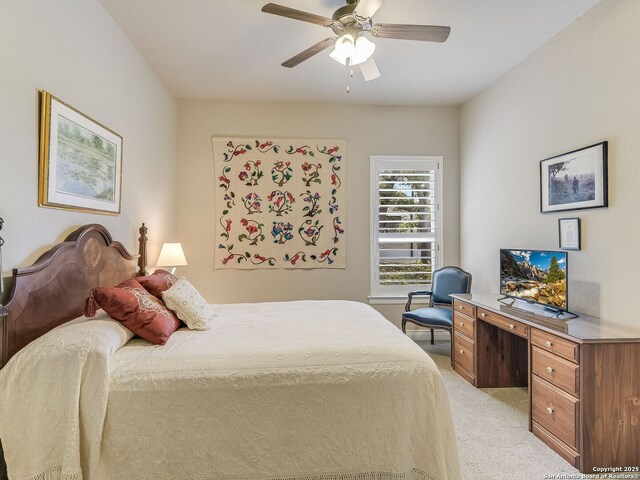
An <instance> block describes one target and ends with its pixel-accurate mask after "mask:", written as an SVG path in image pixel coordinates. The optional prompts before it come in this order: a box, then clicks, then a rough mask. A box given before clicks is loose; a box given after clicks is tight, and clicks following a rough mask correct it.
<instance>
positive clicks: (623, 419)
mask: <svg viewBox="0 0 640 480" xmlns="http://www.w3.org/2000/svg"><path fill="white" fill-rule="evenodd" d="M452 296H453V297H454V301H453V309H454V314H453V336H452V338H453V356H454V358H453V360H454V365H455V366H454V368H455V370H456V372H458V373H459V374H460V375H461V376H462V377H463V378H465V379H466V380H467V381H468V382H470V383H471V384H473V385H474V386H476V387H478V388H483V387H516V386H521V387H528V390H529V430H530V431H531V432H533V434H534V435H535V436H536V437H538V438H540V439H541V440H542V441H543V442H544V443H546V444H547V445H548V446H549V447H550V448H552V449H553V450H554V451H556V452H557V453H558V454H559V455H560V456H561V457H563V458H564V459H565V460H567V461H568V462H569V463H570V464H571V465H573V466H574V467H576V468H578V469H579V470H580V471H581V472H582V473H595V471H594V468H598V467H601V468H606V467H622V468H624V467H627V468H629V470H627V471H628V472H636V473H637V470H633V467H636V468H637V467H639V466H640V332H631V331H626V330H624V329H620V328H618V327H615V326H611V325H607V324H604V323H602V322H601V321H600V319H597V318H594V317H587V316H581V317H579V318H577V319H571V320H559V319H556V318H550V317H545V316H541V315H535V314H533V313H530V312H527V311H526V310H521V309H518V308H514V307H509V306H506V305H504V304H502V303H500V302H498V301H497V299H498V298H499V297H498V295H489V294H462V295H452ZM621 473H624V470H623V471H622V472H621Z"/></svg>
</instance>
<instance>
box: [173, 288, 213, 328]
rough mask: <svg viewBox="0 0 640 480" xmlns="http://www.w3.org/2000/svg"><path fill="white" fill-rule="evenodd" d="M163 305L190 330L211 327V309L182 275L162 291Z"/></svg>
mask: <svg viewBox="0 0 640 480" xmlns="http://www.w3.org/2000/svg"><path fill="white" fill-rule="evenodd" d="M162 300H164V303H165V305H166V306H167V307H168V308H169V310H172V311H174V312H175V314H176V315H177V316H178V318H179V319H180V320H182V321H183V322H184V323H186V324H187V327H189V328H190V329H192V330H208V329H209V328H211V321H212V319H213V310H211V306H210V305H209V304H208V303H207V301H206V300H205V299H204V298H202V295H200V292H198V290H196V287H194V286H193V285H192V284H191V282H189V280H187V279H186V278H184V277H182V278H180V279H179V280H178V281H177V282H176V283H174V284H173V285H172V286H171V287H170V288H169V289H168V290H165V291H164V292H162Z"/></svg>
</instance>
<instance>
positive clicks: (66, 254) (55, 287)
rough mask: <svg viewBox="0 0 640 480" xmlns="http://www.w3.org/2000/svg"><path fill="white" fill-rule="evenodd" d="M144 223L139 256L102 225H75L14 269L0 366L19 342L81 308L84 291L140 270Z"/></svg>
mask: <svg viewBox="0 0 640 480" xmlns="http://www.w3.org/2000/svg"><path fill="white" fill-rule="evenodd" d="M146 230H147V229H146V228H145V226H144V224H142V227H140V234H141V236H140V239H139V243H140V246H139V247H140V251H141V252H142V253H143V255H142V256H140V258H139V260H138V256H137V255H136V256H134V255H132V254H130V253H129V252H127V250H126V248H125V247H124V246H123V245H122V244H121V243H120V242H114V241H113V239H112V238H111V234H110V233H109V232H108V231H107V229H106V228H104V227H103V226H102V225H98V224H91V225H85V226H83V227H80V228H78V229H77V230H76V231H74V232H73V233H71V234H70V235H69V236H68V237H67V238H66V239H65V240H64V242H62V243H59V244H58V245H55V246H54V247H53V248H51V249H50V250H49V251H47V252H45V253H44V254H43V255H42V256H40V258H38V260H36V262H35V263H34V264H33V265H32V266H30V267H26V268H18V269H14V270H13V278H12V286H11V294H10V296H9V301H8V302H7V304H6V305H5V307H6V309H7V311H8V313H7V316H6V317H5V321H4V323H3V322H2V321H1V320H0V339H1V340H2V342H1V343H0V367H2V366H4V365H5V363H7V361H8V360H9V359H10V358H11V357H12V356H13V355H14V354H15V353H16V352H17V351H18V350H20V349H21V348H22V347H24V346H25V345H27V344H28V343H29V342H31V341H32V340H35V339H36V338H38V337H40V336H41V335H44V334H45V333H46V332H48V331H49V330H51V329H52V328H54V327H57V326H58V325H61V324H62V323H65V322H68V321H69V320H72V319H74V318H76V317H79V316H82V315H83V314H84V308H85V302H86V299H87V297H88V296H89V291H90V290H91V289H92V288H94V287H111V286H114V285H117V284H119V283H120V282H122V281H124V280H126V279H128V278H132V277H135V276H136V275H138V274H141V275H144V273H145V268H146V258H145V257H146V253H145V252H146V241H147V238H146V235H145V234H146Z"/></svg>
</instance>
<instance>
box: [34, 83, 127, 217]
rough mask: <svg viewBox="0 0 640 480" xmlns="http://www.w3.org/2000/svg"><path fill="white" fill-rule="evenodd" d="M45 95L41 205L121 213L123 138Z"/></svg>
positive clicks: (42, 111) (41, 144) (40, 172)
mask: <svg viewBox="0 0 640 480" xmlns="http://www.w3.org/2000/svg"><path fill="white" fill-rule="evenodd" d="M40 95H41V97H40V168H39V177H38V183H39V188H38V204H39V205H40V206H41V207H51V208H62V209H67V210H76V211H83V212H94V213H104V214H109V215H117V214H119V213H120V193H121V183H122V137H121V136H120V135H118V134H117V133H115V132H113V131H112V130H110V129H108V128H107V127H105V126H104V125H101V124H99V123H98V122H96V121H95V120H93V119H91V118H89V117H88V116H86V115H85V114H83V113H82V112H80V111H78V110H76V109H75V108H73V107H72V106H70V105H67V104H66V103H64V102H63V101H61V100H59V99H57V98H56V97H54V96H53V95H51V94H50V93H48V92H45V91H42V92H40Z"/></svg>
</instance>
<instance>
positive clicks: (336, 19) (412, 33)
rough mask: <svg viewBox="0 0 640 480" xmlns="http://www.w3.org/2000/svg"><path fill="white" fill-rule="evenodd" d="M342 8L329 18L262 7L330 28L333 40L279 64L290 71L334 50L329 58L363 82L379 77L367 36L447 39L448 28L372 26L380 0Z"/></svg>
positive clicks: (352, 1)
mask: <svg viewBox="0 0 640 480" xmlns="http://www.w3.org/2000/svg"><path fill="white" fill-rule="evenodd" d="M346 2H347V4H346V5H345V6H344V7H340V8H339V9H337V10H336V11H335V12H334V13H333V16H332V17H331V18H328V17H323V16H320V15H314V14H313V13H307V12H303V11H301V10H296V9H294V8H289V7H285V6H283V5H277V4H275V3H267V4H266V5H265V6H264V7H262V11H263V12H265V13H271V14H273V15H279V16H281V17H287V18H293V19H294V20H300V21H303V22H309V23H314V24H316V25H322V26H324V27H331V29H332V30H333V32H334V33H335V34H336V35H337V37H329V38H325V39H324V40H321V41H320V42H318V43H316V44H315V45H313V46H311V47H309V48H307V49H306V50H303V51H302V52H300V53H298V54H297V55H294V56H293V57H291V58H290V59H288V60H286V61H284V62H283V63H282V66H283V67H287V68H292V67H295V66H296V65H299V64H300V63H302V62H304V61H305V60H308V59H309V58H311V57H313V56H314V55H316V54H318V53H320V52H322V51H323V50H325V49H327V48H329V47H331V46H334V45H335V48H334V50H333V51H332V52H331V54H330V56H331V58H333V59H334V60H336V61H337V62H339V63H342V64H343V65H349V66H351V65H360V70H361V72H362V75H363V77H364V79H365V80H366V81H369V80H373V79H374V78H378V77H379V76H380V71H379V70H378V66H377V65H376V62H375V61H374V60H373V57H372V55H373V52H374V50H375V44H374V43H373V42H371V41H370V40H369V39H368V38H367V34H370V35H372V36H373V37H376V38H396V39H401V40H420V41H423V42H439V43H442V42H444V41H446V40H447V38H449V33H450V32H451V27H443V26H437V25H405V24H394V23H375V24H374V23H373V22H372V20H371V17H373V15H374V14H375V13H376V12H377V11H378V9H379V8H380V7H381V6H382V4H383V3H384V0H346Z"/></svg>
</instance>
